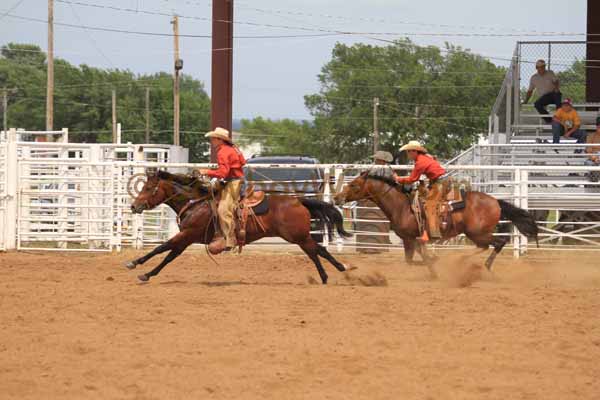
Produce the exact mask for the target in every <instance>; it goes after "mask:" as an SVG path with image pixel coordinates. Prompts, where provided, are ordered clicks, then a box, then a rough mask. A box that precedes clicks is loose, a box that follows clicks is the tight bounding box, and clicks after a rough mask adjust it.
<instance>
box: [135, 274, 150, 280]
mask: <svg viewBox="0 0 600 400" xmlns="http://www.w3.org/2000/svg"><path fill="white" fill-rule="evenodd" d="M138 279H139V280H140V281H142V282H148V280H150V277H149V276H148V275H146V274H142V275H138Z"/></svg>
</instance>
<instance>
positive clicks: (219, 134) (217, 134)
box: [204, 128, 232, 143]
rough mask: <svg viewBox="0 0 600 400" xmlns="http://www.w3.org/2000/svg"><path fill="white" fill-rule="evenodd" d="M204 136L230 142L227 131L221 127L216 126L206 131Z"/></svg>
mask: <svg viewBox="0 0 600 400" xmlns="http://www.w3.org/2000/svg"><path fill="white" fill-rule="evenodd" d="M204 137H207V138H217V139H221V140H224V141H226V142H229V143H232V141H231V138H230V137H229V131H228V130H227V129H223V128H216V129H215V130H214V131H210V132H208V133H207V134H206V135H204Z"/></svg>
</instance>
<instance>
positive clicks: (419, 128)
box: [415, 106, 421, 137]
mask: <svg viewBox="0 0 600 400" xmlns="http://www.w3.org/2000/svg"><path fill="white" fill-rule="evenodd" d="M419 111H420V110H419V106H416V107H415V133H416V134H417V137H419V133H421V124H420V120H419Z"/></svg>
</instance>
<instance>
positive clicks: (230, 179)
mask: <svg viewBox="0 0 600 400" xmlns="http://www.w3.org/2000/svg"><path fill="white" fill-rule="evenodd" d="M241 180H242V178H227V179H223V182H225V183H229V182H233V181H241Z"/></svg>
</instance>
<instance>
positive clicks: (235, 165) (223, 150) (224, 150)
mask: <svg viewBox="0 0 600 400" xmlns="http://www.w3.org/2000/svg"><path fill="white" fill-rule="evenodd" d="M217 164H218V166H219V167H218V168H217V169H213V170H210V171H208V173H207V175H208V176H210V177H211V178H219V179H232V178H242V177H243V176H244V170H243V169H242V167H243V166H244V165H245V164H246V159H245V158H244V155H243V154H242V152H241V151H239V150H238V148H237V147H234V146H231V145H228V144H222V145H220V146H219V147H218V148H217Z"/></svg>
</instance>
